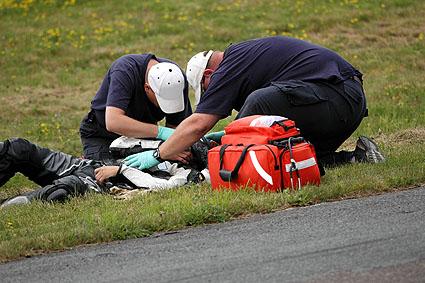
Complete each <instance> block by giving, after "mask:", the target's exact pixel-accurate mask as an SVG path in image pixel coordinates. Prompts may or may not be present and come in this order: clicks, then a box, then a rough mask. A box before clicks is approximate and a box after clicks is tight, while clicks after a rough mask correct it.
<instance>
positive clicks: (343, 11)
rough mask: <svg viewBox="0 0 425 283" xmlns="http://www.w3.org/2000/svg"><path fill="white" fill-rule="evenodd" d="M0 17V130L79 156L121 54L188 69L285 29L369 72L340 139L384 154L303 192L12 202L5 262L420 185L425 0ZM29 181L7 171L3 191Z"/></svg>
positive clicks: (30, 11) (86, 5) (58, 2)
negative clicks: (200, 58)
mask: <svg viewBox="0 0 425 283" xmlns="http://www.w3.org/2000/svg"><path fill="white" fill-rule="evenodd" d="M0 18H1V21H0V30H1V31H2V32H1V34H0V66H1V68H0V74H1V75H0V113H1V115H0V123H1V125H2V126H1V127H0V139H2V140H3V139H6V138H9V137H13V136H18V137H24V138H27V139H29V140H31V141H33V142H36V143H39V144H40V145H43V146H47V147H50V148H53V149H57V150H62V151H64V152H67V153H70V154H74V155H76V156H79V155H81V151H82V150H81V144H80V140H79V136H78V127H79V122H80V120H81V119H82V118H83V116H84V114H85V113H86V112H87V111H88V109H89V105H90V100H91V99H92V97H93V96H94V94H95V92H96V90H97V88H98V87H99V84H100V83H101V81H102V79H103V76H104V74H105V72H106V71H107V69H108V67H109V65H110V64H111V63H112V61H113V60H115V59H116V58H118V57H119V56H121V55H123V54H127V53H145V52H153V53H155V54H157V55H158V56H161V57H167V58H170V59H173V60H175V61H176V62H177V63H179V64H180V65H181V66H182V67H183V68H184V67H185V64H186V62H187V60H188V59H189V58H190V57H191V56H192V55H193V54H195V53H196V52H199V51H201V50H205V49H220V50H223V49H224V48H226V47H227V46H228V45H229V44H230V43H232V42H238V41H241V40H245V39H248V38H254V37H261V36H270V35H278V34H280V35H289V36H294V37H298V38H301V39H306V40H309V41H312V42H314V43H317V44H321V45H324V46H326V47H329V48H331V49H334V50H336V51H337V52H339V53H340V54H341V55H342V56H343V57H345V58H347V59H348V60H349V61H350V62H352V63H353V64H354V65H355V66H356V67H358V68H359V69H360V70H361V71H362V72H363V73H364V74H365V77H364V78H365V89H366V93H367V99H368V107H369V113H370V116H369V117H368V118H366V119H365V120H364V121H363V122H362V124H361V126H360V127H359V129H358V130H357V131H356V132H355V133H354V135H353V137H352V138H351V139H349V140H348V141H347V143H346V144H345V145H344V147H346V148H351V149H352V148H353V144H354V142H355V138H356V137H357V136H359V135H369V136H372V137H375V138H376V140H377V141H378V143H379V145H380V146H381V147H382V149H383V151H384V153H385V154H386V156H387V157H388V161H387V162H386V163H384V164H377V165H368V164H356V165H350V166H343V167H340V168H336V169H332V170H328V172H327V175H326V176H325V177H324V178H323V180H322V185H321V186H320V187H319V188H317V187H306V188H304V189H302V190H301V191H297V192H283V193H255V192H253V191H251V190H249V189H248V190H245V191H239V192H228V191H223V192H216V191H212V190H211V188H210V187H209V186H208V185H203V186H188V187H185V188H180V189H177V190H173V191H166V192H161V193H155V194H148V195H145V196H140V197H136V198H134V199H132V200H129V201H118V200H115V199H113V198H112V196H107V195H95V194H90V195H87V196H85V197H83V198H78V199H72V200H70V201H69V202H67V203H65V204H45V203H41V202H35V203H32V204H30V205H27V206H23V207H11V208H10V209H4V210H0V261H7V260H11V259H15V258H18V257H21V256H27V255H34V254H38V253H41V252H47V251H56V250H62V249H67V248H71V247H73V246H76V245H81V244H89V243H98V242H105V241H113V240H117V239H127V238H135V237H143V236H147V235H151V234H152V233H155V232H157V231H170V230H176V229H181V228H184V227H187V226H195V225H201V224H204V223H215V222H223V221H228V220H230V219H233V218H236V217H240V216H244V215H249V214H252V213H267V212H272V211H275V210H278V209H284V208H287V207H291V206H302V205H309V204H315V203H318V202H323V201H331V200H338V199H342V198H348V197H357V196H364V195H369V194H374V193H380V192H385V191H390V190H395V189H401V188H407V187H411V186H414V185H418V184H423V183H425V168H424V167H425V165H424V164H425V162H424V160H425V128H424V125H425V111H424V109H425V81H424V79H423V78H424V75H425V61H424V60H423V58H425V39H424V31H425V22H424V21H423V20H421V19H423V18H425V2H423V1H413V0H411V1H408V0H382V1H362V0H359V1H354V0H350V1H348V0H317V1H306V0H304V1H302V0H299V1H298V0H297V1H253V0H234V1H227V0H223V1H209V0H208V1H177V2H176V1H171V0H152V1H135V0H123V1H119V2H118V1H109V2H104V1H79V0H49V1H45V0H34V1H17V0H0ZM229 121H231V118H228V119H225V120H222V121H220V122H219V123H218V124H217V125H216V126H215V127H214V130H221V129H222V128H223V127H224V126H225V125H226V124H227V123H228V122H229ZM35 187H36V186H35V185H34V184H33V183H31V182H30V181H28V180H26V179H25V178H24V177H23V176H20V175H18V176H15V177H14V178H13V179H12V180H11V181H10V182H9V183H7V184H6V185H5V186H3V187H2V188H1V189H0V199H4V198H7V197H11V196H14V195H16V194H19V193H22V192H24V191H28V190H31V189H33V188H35Z"/></svg>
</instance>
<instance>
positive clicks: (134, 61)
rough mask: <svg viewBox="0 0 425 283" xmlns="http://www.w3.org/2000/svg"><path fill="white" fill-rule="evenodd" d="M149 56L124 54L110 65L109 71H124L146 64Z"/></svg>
mask: <svg viewBox="0 0 425 283" xmlns="http://www.w3.org/2000/svg"><path fill="white" fill-rule="evenodd" d="M152 56H153V55H151V54H126V55H123V56H121V57H119V58H118V59H116V60H115V61H114V62H113V63H112V65H111V71H117V70H119V71H126V70H129V69H133V68H134V67H136V66H141V65H143V64H147V61H148V59H149V58H150V57H152Z"/></svg>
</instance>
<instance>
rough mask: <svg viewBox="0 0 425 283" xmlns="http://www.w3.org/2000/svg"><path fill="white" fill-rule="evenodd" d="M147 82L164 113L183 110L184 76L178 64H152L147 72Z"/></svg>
mask: <svg viewBox="0 0 425 283" xmlns="http://www.w3.org/2000/svg"><path fill="white" fill-rule="evenodd" d="M148 83H149V86H150V87H151V89H152V90H153V92H154V93H155V96H156V99H157V101H158V104H159V108H161V110H162V111H163V112H164V113H167V114H169V113H176V112H180V111H183V110H184V96H183V89H184V76H183V73H182V70H181V69H180V68H179V67H178V66H176V65H175V64H172V63H168V62H163V63H158V64H155V65H153V66H152V67H151V68H150V69H149V72H148Z"/></svg>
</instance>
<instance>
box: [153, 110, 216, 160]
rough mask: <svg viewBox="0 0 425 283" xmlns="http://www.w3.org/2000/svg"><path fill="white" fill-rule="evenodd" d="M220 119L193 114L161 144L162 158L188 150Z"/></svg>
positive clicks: (213, 116) (207, 115)
mask: <svg viewBox="0 0 425 283" xmlns="http://www.w3.org/2000/svg"><path fill="white" fill-rule="evenodd" d="M218 120H219V117H218V116H215V115H209V114H197V113H195V114H192V115H191V116H190V117H189V118H187V119H185V120H184V121H183V122H182V123H181V124H180V125H179V126H178V127H177V129H176V131H175V132H174V133H173V135H172V136H171V137H170V138H169V139H168V140H167V141H166V142H164V143H163V144H162V145H161V146H160V154H161V158H163V159H168V158H171V157H172V156H174V155H176V154H178V153H180V152H182V151H184V150H186V149H187V148H189V147H190V146H191V145H193V144H194V143H195V142H197V141H198V140H199V139H200V138H202V137H203V136H204V135H205V134H206V133H207V132H208V131H209V130H210V129H211V128H212V127H213V126H214V124H215V123H216V122H217V121H218Z"/></svg>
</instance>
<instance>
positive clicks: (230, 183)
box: [208, 115, 320, 191]
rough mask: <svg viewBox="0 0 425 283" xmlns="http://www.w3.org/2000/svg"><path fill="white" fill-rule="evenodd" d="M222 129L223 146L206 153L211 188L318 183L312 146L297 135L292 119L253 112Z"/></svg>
mask: <svg viewBox="0 0 425 283" xmlns="http://www.w3.org/2000/svg"><path fill="white" fill-rule="evenodd" d="M263 117H264V118H263ZM253 121H254V122H253ZM238 124H239V125H240V127H237V126H236V125H238ZM251 130H252V131H251ZM225 132H226V134H225V135H224V136H223V137H222V140H221V141H222V145H221V146H217V147H214V148H212V149H211V150H210V151H209V152H208V168H209V172H210V177H211V185H212V188H213V189H220V188H229V189H233V190H237V189H239V188H241V187H253V188H255V190H257V191H278V190H281V189H285V188H291V189H299V188H301V187H302V186H303V185H306V184H315V185H319V184H320V172H319V168H318V165H317V159H316V153H315V151H314V147H313V145H312V144H310V143H309V142H307V141H305V139H304V138H303V137H299V136H298V135H299V130H298V129H297V128H296V127H295V123H294V122H293V121H291V120H288V119H287V118H284V117H279V116H260V115H255V116H249V117H246V118H243V119H240V120H236V121H234V122H232V123H230V124H229V125H228V126H227V127H226V128H225ZM251 133H252V134H251ZM239 135H240V136H241V137H240V138H238V136H239Z"/></svg>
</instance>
